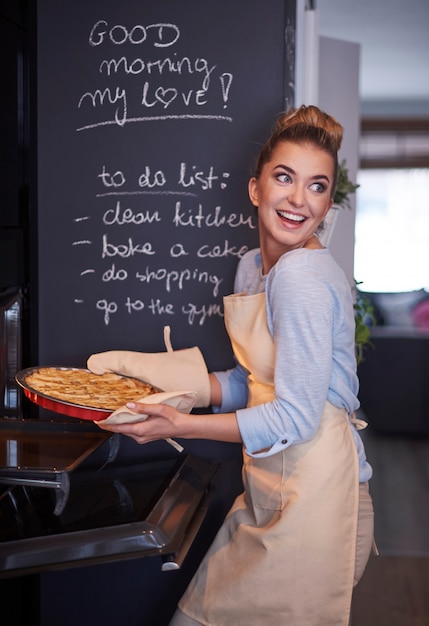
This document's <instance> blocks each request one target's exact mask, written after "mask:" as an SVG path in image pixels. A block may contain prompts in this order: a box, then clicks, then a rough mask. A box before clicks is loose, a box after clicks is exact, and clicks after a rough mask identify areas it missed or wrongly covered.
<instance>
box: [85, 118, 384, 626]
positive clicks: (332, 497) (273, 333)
mask: <svg viewBox="0 0 429 626" xmlns="http://www.w3.org/2000/svg"><path fill="white" fill-rule="evenodd" d="M341 140H342V127H341V126H340V125H339V124H338V123H337V122H336V120H335V119H333V118H332V117H331V116H329V115H327V114H325V113H324V112H322V111H320V109H318V108H317V107H314V106H308V107H306V106H303V107H300V108H298V109H294V110H292V111H290V112H288V113H285V114H283V115H282V116H281V117H280V118H279V119H278V121H277V124H276V126H275V128H274V130H273V133H272V135H271V137H270V138H269V139H268V141H267V142H266V144H265V145H264V146H263V148H262V151H261V154H260V156H259V159H258V162H257V167H256V172H255V176H254V177H253V178H251V180H250V181H249V196H250V199H251V201H252V203H253V204H254V206H255V207H257V213H258V225H259V238H260V248H259V249H257V250H252V251H250V252H249V253H247V255H246V256H245V257H244V258H243V259H242V260H241V261H240V264H239V267H238V270H237V276H236V281H235V287H234V291H235V293H234V294H233V295H231V296H228V297H227V298H225V300H224V306H225V324H226V328H227V331H228V334H229V336H230V338H231V342H232V346H233V349H234V354H235V357H236V359H237V361H238V365H237V367H236V368H235V369H233V370H230V371H228V372H223V373H219V372H218V373H215V374H213V373H212V374H210V375H207V374H204V373H203V374H202V376H201V381H202V384H201V390H200V388H199V389H198V390H199V391H200V397H201V398H202V399H201V404H203V405H204V404H207V402H211V403H212V405H214V406H215V407H217V408H216V409H215V410H216V411H217V413H216V414H210V415H188V414H185V413H181V412H179V411H177V410H176V409H174V408H172V407H170V406H166V405H139V404H135V403H134V404H130V405H128V406H129V408H130V409H132V410H133V411H137V412H141V413H144V414H146V415H149V418H148V419H147V421H144V422H140V423H135V424H125V425H124V424H122V425H117V426H115V425H111V426H109V425H108V424H106V425H105V427H106V428H110V429H111V430H113V431H118V432H122V433H125V434H127V435H129V436H131V437H134V438H135V439H136V440H137V441H138V442H140V443H145V442H148V441H152V440H155V439H160V438H166V437H181V438H185V439H186V438H200V439H201V438H206V439H217V440H221V441H231V442H243V482H244V493H243V494H242V495H240V496H239V497H238V498H237V499H236V501H235V503H234V504H233V506H232V509H231V511H230V512H229V513H228V516H227V518H226V520H225V521H224V523H223V525H222V527H221V528H220V530H219V532H218V534H217V536H216V538H215V540H214V542H213V544H212V546H211V548H210V549H209V551H208V553H207V555H206V556H205V558H204V559H203V562H202V563H201V565H200V567H199V569H198V571H197V573H196V575H195V576H194V579H193V580H192V581H191V584H190V585H189V587H188V590H187V591H186V593H185V595H184V597H183V598H182V600H181V601H180V603H179V609H178V611H177V613H176V615H175V617H174V618H173V621H172V622H171V624H172V625H174V626H179V625H182V624H183V625H190V624H205V625H210V626H233V625H234V626H238V625H243V626H253V625H254V626H260V625H261V624H264V625H268V624H272V625H273V626H274V625H275V626H278V625H279V624H285V625H286V624H287V625H294V626H316V625H318V626H328V625H329V626H335V625H338V626H340V625H347V624H348V623H349V617H350V605H351V595H352V589H353V586H354V584H356V582H357V581H358V580H359V578H360V576H361V575H362V573H363V570H364V568H365V565H366V563H367V560H368V557H369V553H370V549H371V543H372V535H373V511H372V503H371V498H370V496H369V493H368V480H369V479H370V477H371V473H372V471H371V467H370V466H369V464H368V463H367V461H366V458H365V453H364V449H363V445H362V441H361V439H360V437H359V434H358V433H357V431H356V428H355V423H354V422H355V421H356V420H354V412H355V411H356V409H357V408H358V406H359V403H358V400H357V392H358V380H357V376H356V361H355V352H354V330H355V324H354V314H353V301H352V291H351V287H350V285H349V284H348V282H347V280H346V278H345V276H344V273H343V272H342V270H341V269H340V268H339V267H338V265H337V264H336V263H335V261H334V260H333V258H332V256H331V255H330V253H329V251H328V250H327V249H325V248H323V246H322V245H321V244H320V242H319V240H318V238H317V234H316V233H317V231H318V229H319V228H320V226H321V225H322V224H323V220H324V218H325V216H326V214H327V212H328V210H329V208H330V207H331V205H332V202H333V196H334V191H335V184H336V177H337V169H338V160H337V152H338V149H339V147H340V144H341ZM185 352H186V351H185ZM112 354H116V357H115V358H116V362H115V358H114V359H113V361H112V358H113V357H112ZM118 354H122V357H121V358H120V359H119V360H118ZM166 354H170V355H171V354H173V355H175V357H176V358H180V351H178V352H174V353H166ZM134 355H135V353H134ZM135 356H137V355H135ZM126 357H127V354H126V353H107V355H106V353H104V354H102V355H95V356H93V357H91V359H90V361H89V366H90V367H91V368H92V369H94V371H97V370H98V371H106V369H115V371H123V372H124V371H128V373H130V368H128V370H127V367H125V366H124V363H125V361H126V360H127V359H126ZM119 361H121V363H122V364H121V363H119ZM146 361H147V355H139V356H138V358H137V361H135V362H134V368H133V367H131V370H132V372H133V373H134V374H135V373H136V371H138V372H139V375H140V376H141V378H144V375H145V374H146V375H147V372H145V371H143V370H144V368H145V363H146ZM113 365H115V367H113ZM197 369H198V371H199V372H200V373H201V368H200V366H198V367H197ZM191 380H192V381H193V380H194V378H189V382H188V386H189V384H190V383H191ZM154 382H155V381H154ZM158 384H159V385H160V382H158ZM164 385H165V382H164ZM171 388H172V389H174V383H172V384H171ZM177 388H178V387H177V386H176V389H177ZM182 388H183V387H182ZM240 407H245V408H240Z"/></svg>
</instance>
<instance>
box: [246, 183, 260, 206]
mask: <svg viewBox="0 0 429 626" xmlns="http://www.w3.org/2000/svg"><path fill="white" fill-rule="evenodd" d="M248 192H249V198H250V202H251V203H252V204H253V206H256V207H257V206H259V197H258V181H257V180H256V178H255V177H254V176H253V177H252V178H251V179H250V180H249V184H248Z"/></svg>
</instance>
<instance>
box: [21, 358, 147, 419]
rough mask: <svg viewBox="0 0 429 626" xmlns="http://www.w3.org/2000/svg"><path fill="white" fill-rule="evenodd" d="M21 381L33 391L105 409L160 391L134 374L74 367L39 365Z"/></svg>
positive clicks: (116, 407) (117, 407)
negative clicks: (92, 370) (104, 372)
mask: <svg viewBox="0 0 429 626" xmlns="http://www.w3.org/2000/svg"><path fill="white" fill-rule="evenodd" d="M24 381H25V384H26V385H28V387H30V388H31V389H32V390H33V391H35V392H37V393H41V394H43V395H45V396H49V397H50V398H53V399H56V400H60V401H62V402H68V403H71V404H78V405H80V406H85V407H91V408H96V409H100V410H106V411H116V409H119V408H120V407H121V406H123V405H124V404H126V403H127V402H132V401H133V400H139V399H141V398H144V397H146V396H149V395H152V394H154V393H159V389H156V388H155V387H153V386H152V385H150V384H148V383H145V382H142V381H140V380H138V379H136V378H128V377H126V376H120V375H119V374H115V373H113V372H112V373H108V374H93V373H92V372H90V371H89V370H85V369H75V368H63V367H59V368H57V367H41V368H39V369H38V370H35V371H34V372H32V373H30V374H28V375H27V376H26V377H25V379H24Z"/></svg>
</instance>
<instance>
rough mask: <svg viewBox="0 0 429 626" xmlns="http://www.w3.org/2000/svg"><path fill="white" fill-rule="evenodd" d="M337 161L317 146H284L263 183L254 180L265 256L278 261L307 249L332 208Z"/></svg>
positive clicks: (277, 150) (268, 167) (251, 187)
mask: <svg viewBox="0 0 429 626" xmlns="http://www.w3.org/2000/svg"><path fill="white" fill-rule="evenodd" d="M333 177H334V162H333V159H332V156H331V155H330V154H328V153H327V152H325V151H324V150H321V149H320V148H318V147H316V146H314V145H313V144H309V143H306V144H296V143H292V142H289V141H287V142H282V143H279V144H278V145H277V147H276V148H275V149H274V151H273V154H272V157H271V160H270V161H268V162H267V163H265V165H264V167H263V169H262V172H261V175H260V176H259V178H257V179H256V178H251V179H250V181H249V196H250V200H251V201H252V204H254V206H256V207H258V223H259V237H260V244H261V251H262V253H264V251H265V252H266V253H267V254H268V255H269V256H270V257H276V258H275V260H277V259H278V258H279V257H280V256H281V255H282V254H284V253H285V252H288V251H289V250H294V249H295V248H301V247H303V246H304V245H305V244H306V243H307V241H308V240H309V239H311V238H312V237H313V235H314V233H315V232H316V230H317V228H318V226H319V224H320V223H321V222H322V221H323V219H324V217H325V216H326V213H327V212H328V211H329V209H330V207H331V205H332V198H331V191H332V183H333Z"/></svg>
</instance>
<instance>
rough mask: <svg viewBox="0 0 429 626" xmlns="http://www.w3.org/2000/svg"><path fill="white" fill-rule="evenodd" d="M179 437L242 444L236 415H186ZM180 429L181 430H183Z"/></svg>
mask: <svg viewBox="0 0 429 626" xmlns="http://www.w3.org/2000/svg"><path fill="white" fill-rule="evenodd" d="M182 428H183V431H182V432H181V434H180V435H178V436H179V437H183V438H184V439H213V440H215V441H225V442H229V443H242V438H241V435H240V430H239V428H238V422H237V417H236V414H235V413H215V414H209V415H186V416H185V420H184V423H183V424H182ZM182 428H180V430H182Z"/></svg>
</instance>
